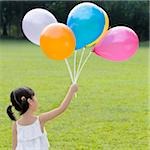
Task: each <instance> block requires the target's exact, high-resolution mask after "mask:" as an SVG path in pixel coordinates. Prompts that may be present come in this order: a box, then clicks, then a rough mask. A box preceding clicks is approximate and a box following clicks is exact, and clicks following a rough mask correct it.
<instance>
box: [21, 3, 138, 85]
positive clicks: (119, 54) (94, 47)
mask: <svg viewBox="0 0 150 150" xmlns="http://www.w3.org/2000/svg"><path fill="white" fill-rule="evenodd" d="M22 28H23V32H24V34H25V36H26V37H27V38H28V39H29V40H30V41H31V42H33V43H34V44H36V45H40V47H41V49H42V51H43V52H44V54H45V55H46V56H47V57H48V58H49V59H54V60H65V63H66V66H67V68H68V71H69V75H70V78H71V81H72V83H76V82H77V81H78V79H79V76H80V74H81V71H82V69H83V67H84V65H85V64H86V63H87V61H88V59H89V58H90V56H91V54H96V55H97V56H100V57H102V58H104V59H107V60H110V61H117V62H118V61H125V60H128V59H129V58H130V57H132V56H133V55H134V54H135V53H136V51H137V49H138V46H139V39H138V36H137V34H136V33H135V32H134V31H133V30H132V29H131V28H129V27H125V26H117V27H113V28H111V29H109V30H108V28H109V17H108V15H107V13H106V12H105V11H104V10H103V9H102V8H100V7H99V6H97V5H96V4H93V3H91V2H83V3H80V4H78V5H76V6H75V7H74V8H73V9H72V10H71V11H70V13H69V15H68V18H67V25H65V24H62V23H58V22H57V19H56V18H55V17H54V15H53V14H52V13H50V12H49V11H47V10H45V9H41V8H36V9H32V10H30V11H29V12H28V13H27V14H26V15H25V16H24V18H23V21H22ZM86 47H87V49H91V50H90V51H89V54H88V55H87V56H86V57H85V59H84V60H83V58H84V54H85V49H86ZM79 51H82V53H81V56H80V59H79V63H78V66H77V53H78V52H79ZM73 52H74V62H73V64H74V65H73V72H72V70H71V67H70V64H69V62H68V60H67V58H69V57H70V56H71V55H72V54H73Z"/></svg>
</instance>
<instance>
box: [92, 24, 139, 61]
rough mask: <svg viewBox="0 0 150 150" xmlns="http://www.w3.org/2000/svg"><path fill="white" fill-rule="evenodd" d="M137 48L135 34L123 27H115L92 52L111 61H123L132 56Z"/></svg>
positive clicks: (137, 42) (137, 40)
mask: <svg viewBox="0 0 150 150" xmlns="http://www.w3.org/2000/svg"><path fill="white" fill-rule="evenodd" d="M138 47H139V39H138V36H137V34H136V33H135V32H134V31H133V30H132V29H130V28H128V27H125V26H117V27H114V28H111V29H110V30H108V32H107V33H106V35H105V36H104V38H103V39H102V40H100V41H99V42H98V43H97V44H96V45H95V47H94V48H93V52H94V53H96V54H97V55H98V56H101V57H103V58H105V59H108V60H112V61H124V60H127V59H129V58H130V57H131V56H133V55H134V54H135V53H136V51H137V49H138Z"/></svg>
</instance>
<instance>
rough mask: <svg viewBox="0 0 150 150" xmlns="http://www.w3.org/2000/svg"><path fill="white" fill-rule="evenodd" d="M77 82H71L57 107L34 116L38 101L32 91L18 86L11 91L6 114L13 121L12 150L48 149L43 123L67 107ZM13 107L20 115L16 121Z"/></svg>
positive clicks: (76, 88)
mask: <svg viewBox="0 0 150 150" xmlns="http://www.w3.org/2000/svg"><path fill="white" fill-rule="evenodd" d="M77 90H78V86H77V84H72V85H71V86H70V88H69V90H68V92H67V95H66V97H65V99H64V101H63V102H62V103H61V104H60V106H59V107H57V108H55V109H54V110H52V111H49V112H45V113H43V114H40V115H39V116H35V115H34V112H35V111H36V110H37V106H38V101H37V98H36V95H35V93H34V91H33V90H32V89H31V88H28V87H22V88H18V89H16V90H14V91H12V92H11V94H10V101H11V104H10V105H9V106H8V108H7V114H8V116H9V117H10V119H11V120H13V121H15V122H14V123H13V126H12V149H13V150H48V147H49V143H48V139H47V134H46V131H45V128H44V125H45V123H46V122H47V121H49V120H51V119H53V118H55V117H56V116H58V115H60V114H61V113H63V112H64V111H65V110H66V108H67V107H68V105H69V103H70V101H71V99H72V97H73V96H74V94H75V92H77ZM12 107H14V108H15V109H16V110H17V111H18V112H19V113H20V115H21V118H20V119H19V120H17V121H16V118H15V116H14V113H13V112H12Z"/></svg>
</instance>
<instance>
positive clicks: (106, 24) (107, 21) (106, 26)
mask: <svg viewBox="0 0 150 150" xmlns="http://www.w3.org/2000/svg"><path fill="white" fill-rule="evenodd" d="M103 12H104V16H105V26H104V30H103V32H102V34H101V35H100V36H99V37H98V38H97V39H96V40H95V41H93V42H92V43H90V44H88V45H87V47H91V46H93V45H94V44H96V43H98V41H100V40H101V39H102V38H103V37H104V35H105V34H106V31H107V30H108V28H109V18H108V15H107V13H106V12H105V11H104V10H103Z"/></svg>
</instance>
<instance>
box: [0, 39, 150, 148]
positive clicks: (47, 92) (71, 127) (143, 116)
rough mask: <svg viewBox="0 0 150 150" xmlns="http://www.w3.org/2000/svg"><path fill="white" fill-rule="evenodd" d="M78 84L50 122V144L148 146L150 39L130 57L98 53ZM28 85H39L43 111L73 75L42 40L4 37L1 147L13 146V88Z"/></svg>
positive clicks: (0, 70) (56, 100) (63, 91)
mask: <svg viewBox="0 0 150 150" xmlns="http://www.w3.org/2000/svg"><path fill="white" fill-rule="evenodd" d="M87 51H88V50H87ZM79 53H80V52H79ZM79 55H80V54H78V56H79ZM69 61H70V62H73V57H72V58H70V59H69ZM78 84H79V91H78V96H77V98H74V99H73V101H72V102H71V105H70V106H69V108H68V109H67V111H66V112H65V113H64V114H62V115H61V116H59V117H58V118H56V119H54V120H52V121H50V122H48V123H47V124H46V130H47V132H48V139H49V142H50V144H51V150H148V149H149V148H148V143H149V141H148V140H149V137H148V136H149V133H148V123H149V122H148V44H147V43H144V44H143V43H142V44H141V47H140V48H139V51H138V53H137V54H136V55H135V56H134V57H133V58H131V59H130V60H128V61H126V62H120V63H116V62H111V61H106V60H104V59H103V58H100V57H97V56H95V55H94V54H93V55H92V56H91V57H90V59H89V61H88V63H87V64H86V65H85V68H84V69H83V72H82V73H81V76H80V79H79V81H78ZM23 85H26V86H29V87H31V88H33V89H34V90H35V91H36V93H37V97H38V101H39V110H38V112H37V114H40V113H41V112H45V111H48V110H50V109H53V108H55V107H57V106H58V105H59V104H60V103H61V101H62V100H63V97H64V96H65V94H66V92H67V90H68V87H69V85H70V78H69V74H68V71H67V68H66V65H65V63H64V61H53V60H48V59H47V58H46V57H45V55H44V54H43V53H42V51H41V50H40V48H39V47H38V46H35V45H33V44H31V43H30V42H28V41H19V40H18V41H2V40H1V41H0V150H11V124H12V122H11V121H10V120H9V118H8V117H7V115H6V113H5V110H6V107H7V106H8V104H9V94H10V92H11V90H13V89H14V88H16V87H20V86H23Z"/></svg>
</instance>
